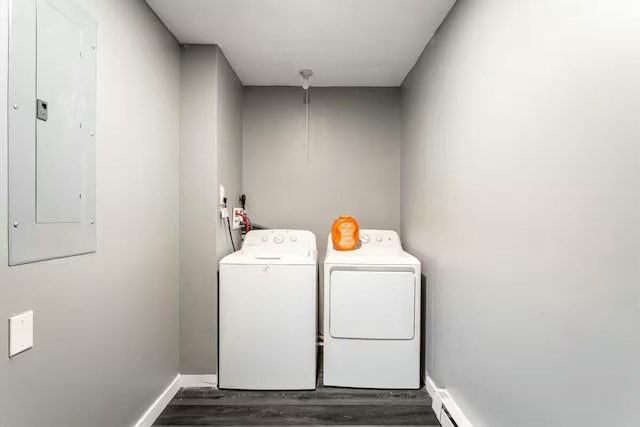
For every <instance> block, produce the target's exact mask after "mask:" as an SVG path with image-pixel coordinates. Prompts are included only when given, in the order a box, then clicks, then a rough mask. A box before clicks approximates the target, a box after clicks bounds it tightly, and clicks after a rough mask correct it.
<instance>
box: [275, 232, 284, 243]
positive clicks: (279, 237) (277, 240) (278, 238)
mask: <svg viewBox="0 0 640 427" xmlns="http://www.w3.org/2000/svg"><path fill="white" fill-rule="evenodd" d="M273 241H274V242H275V243H277V244H280V243H282V242H284V236H283V235H282V234H278V235H276V236H275V237H274V238H273Z"/></svg>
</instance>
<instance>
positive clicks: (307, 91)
mask: <svg viewBox="0 0 640 427" xmlns="http://www.w3.org/2000/svg"><path fill="white" fill-rule="evenodd" d="M305 107H306V110H307V111H306V120H305V122H306V123H305V132H306V138H307V164H309V160H310V156H309V89H308V88H307V90H306V91H305Z"/></svg>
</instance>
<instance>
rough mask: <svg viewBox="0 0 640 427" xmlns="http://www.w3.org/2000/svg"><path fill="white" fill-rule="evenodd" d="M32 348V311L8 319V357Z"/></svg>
mask: <svg viewBox="0 0 640 427" xmlns="http://www.w3.org/2000/svg"><path fill="white" fill-rule="evenodd" d="M32 347H33V311H27V312H25V313H22V314H18V315H16V316H13V317H10V318H9V357H15V356H17V355H18V354H20V353H23V352H25V351H27V350H29V349H30V348H32Z"/></svg>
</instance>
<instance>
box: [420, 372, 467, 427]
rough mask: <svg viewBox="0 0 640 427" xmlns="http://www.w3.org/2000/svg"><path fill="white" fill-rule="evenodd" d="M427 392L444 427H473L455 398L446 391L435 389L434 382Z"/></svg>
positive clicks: (429, 385) (428, 386)
mask: <svg viewBox="0 0 640 427" xmlns="http://www.w3.org/2000/svg"><path fill="white" fill-rule="evenodd" d="M427 390H428V391H429V394H430V395H431V399H432V400H433V403H432V408H433V412H435V414H436V417H437V418H438V421H440V424H441V425H442V427H472V425H471V423H470V422H469V420H468V419H467V417H465V416H464V414H463V413H462V411H461V410H460V408H459V407H458V405H457V404H456V403H455V401H454V400H453V398H452V397H451V396H450V395H449V393H447V391H446V390H445V389H438V388H435V386H434V385H433V382H431V381H430V382H429V383H428V384H427Z"/></svg>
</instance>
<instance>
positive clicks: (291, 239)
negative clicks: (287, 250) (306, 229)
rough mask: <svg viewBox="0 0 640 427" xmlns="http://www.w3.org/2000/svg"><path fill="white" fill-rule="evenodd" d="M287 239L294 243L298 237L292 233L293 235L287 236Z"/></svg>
mask: <svg viewBox="0 0 640 427" xmlns="http://www.w3.org/2000/svg"><path fill="white" fill-rule="evenodd" d="M289 240H290V241H291V243H295V242H297V241H298V238H297V237H296V236H295V234H294V235H293V236H291V237H289Z"/></svg>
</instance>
